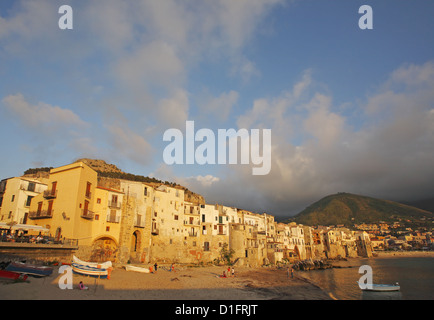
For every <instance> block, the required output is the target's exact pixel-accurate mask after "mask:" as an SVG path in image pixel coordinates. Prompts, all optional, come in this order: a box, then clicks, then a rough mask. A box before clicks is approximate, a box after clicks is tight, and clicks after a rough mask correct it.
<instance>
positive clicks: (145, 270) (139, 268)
mask: <svg viewBox="0 0 434 320" xmlns="http://www.w3.org/2000/svg"><path fill="white" fill-rule="evenodd" d="M125 270H127V271H136V272H142V273H150V271H149V268H141V267H136V266H131V265H126V266H125Z"/></svg>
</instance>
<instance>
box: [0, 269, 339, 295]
mask: <svg viewBox="0 0 434 320" xmlns="http://www.w3.org/2000/svg"><path fill="white" fill-rule="evenodd" d="M225 268H227V267H224V266H220V267H218V266H217V267H216V266H210V267H190V268H187V267H181V268H180V269H179V270H177V271H176V272H169V271H166V270H163V269H160V270H158V272H157V273H156V274H143V273H138V272H133V271H126V270H125V269H124V268H123V267H119V266H117V267H115V268H114V269H113V271H112V274H111V279H97V278H92V277H86V276H83V275H78V274H74V275H73V289H72V290H68V289H63V290H62V289H60V288H59V284H58V283H59V279H60V277H61V276H62V275H61V274H59V273H58V268H57V267H55V268H54V270H53V274H52V275H50V276H48V277H45V278H32V277H29V278H28V281H27V282H22V283H0V299H1V300H331V298H330V296H329V295H328V294H327V293H326V292H324V290H322V289H321V288H320V287H319V286H317V285H315V284H312V283H310V282H308V281H306V280H305V279H302V278H300V277H298V276H295V277H294V279H291V278H288V277H287V274H286V270H283V269H277V268H275V267H269V268H247V267H238V268H237V267H236V268H235V270H236V274H235V277H228V278H221V277H220V275H221V274H222V272H223V270H225ZM80 281H83V283H84V284H85V285H86V286H87V287H88V288H89V289H88V290H79V289H78V284H79V282H80Z"/></svg>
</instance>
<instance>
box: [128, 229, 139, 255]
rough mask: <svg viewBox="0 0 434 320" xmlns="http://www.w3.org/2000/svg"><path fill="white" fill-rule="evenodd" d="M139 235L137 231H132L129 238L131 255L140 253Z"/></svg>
mask: <svg viewBox="0 0 434 320" xmlns="http://www.w3.org/2000/svg"><path fill="white" fill-rule="evenodd" d="M140 243H141V235H140V232H139V231H138V230H136V231H134V233H133V236H132V237H131V248H130V251H131V253H133V252H138V251H140Z"/></svg>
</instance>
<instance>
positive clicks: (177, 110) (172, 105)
mask: <svg viewBox="0 0 434 320" xmlns="http://www.w3.org/2000/svg"><path fill="white" fill-rule="evenodd" d="M188 110H189V99H188V93H187V92H186V91H185V90H182V89H177V90H175V92H174V93H173V95H172V96H171V97H170V98H165V99H162V100H161V101H160V102H159V104H158V112H157V113H158V119H159V123H160V124H161V127H162V128H167V129H168V128H179V129H182V128H185V121H186V120H188Z"/></svg>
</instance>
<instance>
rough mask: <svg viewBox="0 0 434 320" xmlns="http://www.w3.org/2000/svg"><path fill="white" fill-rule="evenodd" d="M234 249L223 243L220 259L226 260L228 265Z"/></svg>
mask: <svg viewBox="0 0 434 320" xmlns="http://www.w3.org/2000/svg"><path fill="white" fill-rule="evenodd" d="M234 253H235V251H234V249H228V244H227V243H224V244H223V246H222V248H221V250H220V255H221V258H222V260H224V261H226V263H227V264H228V265H231V264H232V263H231V260H232V256H233V255H234Z"/></svg>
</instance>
